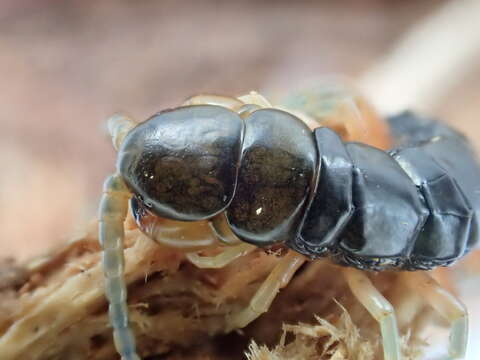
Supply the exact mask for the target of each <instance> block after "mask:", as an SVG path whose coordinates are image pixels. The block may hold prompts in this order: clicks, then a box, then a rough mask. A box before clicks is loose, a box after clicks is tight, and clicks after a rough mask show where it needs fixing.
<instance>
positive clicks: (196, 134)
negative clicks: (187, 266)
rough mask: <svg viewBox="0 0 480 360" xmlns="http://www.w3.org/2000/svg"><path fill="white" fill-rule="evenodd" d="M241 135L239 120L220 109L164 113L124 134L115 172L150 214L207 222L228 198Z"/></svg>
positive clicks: (198, 107)
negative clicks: (148, 206) (147, 204)
mask: <svg viewBox="0 0 480 360" xmlns="http://www.w3.org/2000/svg"><path fill="white" fill-rule="evenodd" d="M242 135H243V121H242V119H241V118H240V117H239V116H238V115H237V114H236V113H234V112H232V111H230V110H228V109H226V108H223V107H220V106H213V105H194V106H186V107H182V108H178V109H174V110H169V111H164V112H161V113H159V114H157V115H154V116H153V117H152V118H150V119H149V120H147V121H145V122H144V123H142V124H140V125H138V126H137V127H136V128H135V129H133V130H132V131H131V132H130V133H129V134H128V136H127V137H126V138H125V141H124V143H123V144H122V147H121V149H120V151H119V160H118V168H119V169H120V172H121V174H122V176H123V178H124V179H125V182H126V183H127V185H128V186H129V187H130V189H131V190H132V191H133V192H134V193H136V194H137V195H139V196H141V198H142V199H143V201H144V202H145V203H149V204H151V211H152V212H153V213H155V214H157V215H159V216H163V217H167V218H170V219H174V220H186V221H190V220H200V219H205V218H209V217H211V216H213V215H215V214H217V213H219V212H221V211H222V210H224V209H225V208H226V207H227V206H228V204H229V203H230V201H231V200H232V198H233V194H234V190H235V182H236V176H237V169H238V162H239V156H240V147H241V141H242Z"/></svg>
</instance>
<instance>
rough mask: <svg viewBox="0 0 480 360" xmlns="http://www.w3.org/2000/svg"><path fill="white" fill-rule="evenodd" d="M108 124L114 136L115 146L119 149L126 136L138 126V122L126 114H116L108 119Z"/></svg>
mask: <svg viewBox="0 0 480 360" xmlns="http://www.w3.org/2000/svg"><path fill="white" fill-rule="evenodd" d="M107 126H108V132H109V133H110V136H111V137H112V143H113V147H114V148H115V150H118V149H119V148H120V145H121V144H122V142H123V139H125V136H127V134H128V132H129V131H130V130H132V129H133V128H134V127H135V126H137V123H136V122H134V121H133V120H132V119H130V118H129V117H128V116H126V115H124V114H115V115H113V116H112V117H110V118H109V119H108V120H107Z"/></svg>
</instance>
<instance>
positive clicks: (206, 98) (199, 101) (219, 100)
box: [183, 94, 244, 111]
mask: <svg viewBox="0 0 480 360" xmlns="http://www.w3.org/2000/svg"><path fill="white" fill-rule="evenodd" d="M205 104H208V105H218V106H223V107H226V108H228V109H230V110H233V111H237V110H238V109H240V108H241V107H242V105H244V104H243V102H241V101H240V100H238V99H236V98H233V97H229V96H221V95H210V94H201V95H195V96H192V97H190V98H188V99H187V100H186V101H185V102H184V103H183V105H205Z"/></svg>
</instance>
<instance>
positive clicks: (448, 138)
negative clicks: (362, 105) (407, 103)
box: [388, 112, 480, 252]
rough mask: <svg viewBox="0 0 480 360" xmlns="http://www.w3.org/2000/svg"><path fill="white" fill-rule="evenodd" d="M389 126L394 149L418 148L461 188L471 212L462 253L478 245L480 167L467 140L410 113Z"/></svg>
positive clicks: (390, 120)
mask: <svg viewBox="0 0 480 360" xmlns="http://www.w3.org/2000/svg"><path fill="white" fill-rule="evenodd" d="M388 122H389V125H390V127H391V129H392V134H393V135H394V136H395V140H396V141H397V144H396V146H399V147H412V146H418V147H419V148H421V150H422V151H423V152H424V153H426V154H428V155H429V156H430V157H431V158H432V159H434V160H435V161H436V162H437V164H438V165H439V166H441V167H442V168H443V169H444V170H445V172H446V173H448V175H449V176H450V177H451V178H452V179H453V180H454V181H455V182H456V184H457V185H458V187H459V188H460V190H461V192H462V193H463V195H464V197H465V198H466V201H467V203H468V204H469V205H470V208H471V209H472V210H473V212H474V213H473V219H472V223H471V229H470V235H469V239H468V241H467V246H466V249H465V251H466V252H468V251H469V250H470V249H472V248H473V247H475V246H477V245H478V241H479V234H480V224H479V219H480V180H479V179H480V164H479V161H478V158H477V157H476V155H475V153H474V151H473V149H472V148H471V146H470V144H469V143H468V140H467V139H466V138H465V137H464V136H463V135H462V134H460V133H459V132H457V131H455V130H454V129H452V128H450V127H449V126H447V125H445V124H442V123H441V122H438V121H433V120H430V119H424V118H421V117H419V116H417V115H415V114H413V113H411V112H405V113H402V114H400V115H398V116H394V117H391V118H389V119H388ZM443 196H444V197H445V194H444V195H443ZM451 241H453V240H451Z"/></svg>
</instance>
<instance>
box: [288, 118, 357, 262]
mask: <svg viewBox="0 0 480 360" xmlns="http://www.w3.org/2000/svg"><path fill="white" fill-rule="evenodd" d="M314 134H315V141H316V145H317V147H318V153H319V158H320V179H319V181H318V186H317V190H316V195H315V197H314V199H313V201H312V204H311V206H310V208H309V210H308V213H307V216H306V218H305V222H304V224H303V227H302V231H301V235H300V237H297V238H296V239H295V241H294V242H292V243H291V244H290V245H291V246H292V247H293V248H295V249H296V250H297V251H299V252H301V253H304V254H306V255H308V256H310V257H317V256H322V255H324V254H325V253H326V252H328V250H329V248H332V247H334V246H335V244H336V239H337V237H338V235H339V234H340V233H341V231H342V230H343V229H344V227H345V225H346V224H347V223H348V221H349V220H350V217H351V215H352V213H353V210H354V207H353V198H352V184H353V163H352V160H351V158H350V155H349V154H348V153H347V151H346V149H345V146H344V145H343V142H342V140H341V139H340V137H339V136H338V135H337V134H336V133H335V132H334V131H332V130H330V129H328V128H325V127H323V128H318V129H315V132H314Z"/></svg>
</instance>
